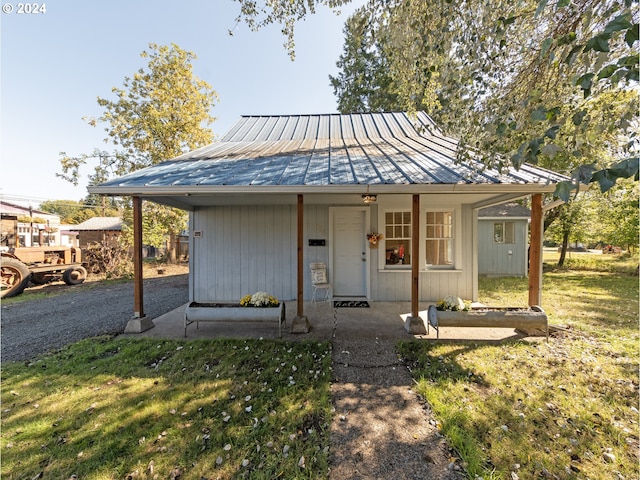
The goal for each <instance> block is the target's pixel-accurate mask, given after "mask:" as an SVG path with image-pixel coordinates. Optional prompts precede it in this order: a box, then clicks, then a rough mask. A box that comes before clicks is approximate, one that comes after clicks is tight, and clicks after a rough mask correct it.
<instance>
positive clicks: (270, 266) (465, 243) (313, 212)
mask: <svg viewBox="0 0 640 480" xmlns="http://www.w3.org/2000/svg"><path fill="white" fill-rule="evenodd" d="M379 198H380V197H379ZM381 203H382V205H380V204H378V205H372V206H371V207H370V208H371V211H370V215H369V221H370V225H369V226H368V228H367V231H384V226H383V225H379V222H380V220H379V219H380V215H383V212H384V202H381ZM423 205H426V203H423ZM332 208H335V207H332ZM393 208H395V207H393ZM329 209H330V206H329V205H323V204H306V205H305V206H304V263H305V264H304V268H303V272H304V298H305V299H306V300H311V296H312V286H311V279H310V270H309V264H310V263H313V262H324V263H326V264H327V266H328V267H327V268H328V276H329V279H330V280H332V278H333V272H331V263H332V262H331V259H330V258H329V252H330V251H331V248H330V246H331V242H332V238H330V225H329V222H330V213H329ZM425 209H426V206H425ZM379 212H380V213H379ZM455 212H456V213H455V216H456V224H455V228H456V242H455V251H456V253H455V258H456V265H455V269H453V270H435V269H426V268H424V266H423V267H422V268H421V270H420V301H436V300H439V299H441V298H443V297H444V296H446V295H458V296H460V297H462V298H465V299H473V300H475V299H476V297H477V269H476V267H475V266H474V260H475V259H474V258H473V251H474V250H475V243H474V242H475V241H476V235H475V228H474V213H473V209H472V208H470V207H469V206H467V205H457V206H456V207H455ZM422 218H424V215H423V213H422V212H421V219H422ZM190 223H191V225H190V231H191V235H190V242H191V244H190V248H191V252H192V254H191V255H190V257H189V258H190V269H191V272H192V275H191V276H190V285H189V288H190V300H191V301H195V302H201V303H205V302H238V301H239V300H240V298H242V296H244V295H247V294H249V293H255V292H257V291H266V292H269V293H270V294H272V295H275V296H276V297H278V298H279V299H280V300H286V301H291V300H295V299H296V296H297V292H296V289H297V278H296V271H297V240H296V238H297V234H296V232H297V214H296V205H240V206H211V207H200V208H198V209H197V210H195V211H194V212H192V213H191V216H190ZM421 228H422V227H421ZM463 232H464V233H463ZM310 239H317V240H324V241H325V245H323V246H310V245H309V240H310ZM421 243H424V242H423V241H422V239H421ZM384 248H385V247H384V240H382V241H381V243H380V246H379V249H382V250H383V251H384ZM378 252H379V250H378V249H372V250H371V252H370V254H369V255H368V257H367V258H368V261H370V262H371V265H370V266H369V270H368V271H369V274H370V278H369V284H370V300H373V301H389V302H393V301H409V300H410V299H411V271H410V270H388V269H385V266H384V265H381V264H380V262H381V261H380V254H379V253H378ZM423 255H424V252H423V251H421V260H422V261H423Z"/></svg>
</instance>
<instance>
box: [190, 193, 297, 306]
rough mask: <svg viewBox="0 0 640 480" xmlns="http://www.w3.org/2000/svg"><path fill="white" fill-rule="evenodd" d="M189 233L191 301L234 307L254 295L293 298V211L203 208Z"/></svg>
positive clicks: (285, 207)
mask: <svg viewBox="0 0 640 480" xmlns="http://www.w3.org/2000/svg"><path fill="white" fill-rule="evenodd" d="M190 228H191V242H192V245H191V248H192V250H191V251H192V252H193V254H192V255H190V266H189V267H190V269H191V271H192V272H193V274H192V277H193V284H192V285H191V286H190V288H191V292H192V295H191V297H192V298H191V300H192V301H195V302H223V301H224V302H238V301H239V300H240V298H242V296H244V295H247V294H249V293H255V292H258V291H266V292H268V293H270V294H271V295H275V296H276V297H278V298H279V299H281V300H291V299H293V298H295V291H296V252H297V245H296V209H295V206H290V205H277V206H260V205H257V206H249V205H245V206H215V207H203V208H199V209H198V210H196V211H195V212H193V214H192V220H191V226H190Z"/></svg>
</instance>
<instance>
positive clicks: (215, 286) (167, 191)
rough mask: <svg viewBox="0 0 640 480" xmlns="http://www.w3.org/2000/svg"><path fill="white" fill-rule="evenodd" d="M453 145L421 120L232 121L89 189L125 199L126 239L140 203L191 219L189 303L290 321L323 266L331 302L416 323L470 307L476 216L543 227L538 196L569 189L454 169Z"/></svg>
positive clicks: (541, 173)
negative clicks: (387, 308) (406, 308)
mask: <svg viewBox="0 0 640 480" xmlns="http://www.w3.org/2000/svg"><path fill="white" fill-rule="evenodd" d="M457 148H458V142H457V140H456V139H454V138H450V137H447V136H445V135H444V134H443V133H442V132H441V131H440V130H439V129H438V127H437V126H436V125H435V123H434V122H433V120H432V119H431V118H430V117H429V116H428V115H426V114H425V113H418V114H417V116H415V117H412V116H410V115H408V114H406V113H398V112H395V113H371V114H320V115H273V116H244V117H242V118H241V119H240V120H239V121H238V122H237V123H236V124H235V126H234V127H232V128H231V129H230V130H229V131H228V132H227V133H226V134H225V135H224V136H223V137H222V138H221V139H220V140H219V141H216V142H215V143H213V144H211V145H208V146H206V147H203V148H200V149H197V150H195V151H192V152H189V153H185V154H184V155H181V156H179V157H177V158H174V159H171V160H168V161H165V162H162V163H160V164H157V165H154V166H151V167H148V168H145V169H142V170H139V171H136V172H133V173H131V174H128V175H125V176H122V177H120V178H116V179H114V180H111V181H108V182H106V183H103V184H101V185H98V186H94V187H89V191H90V192H91V193H93V194H103V195H111V196H131V197H133V200H134V228H137V229H138V230H140V229H141V224H142V223H141V215H142V213H141V202H142V200H143V199H144V200H150V201H154V202H158V203H161V204H165V205H171V206H174V207H178V208H182V209H184V210H187V211H188V212H189V215H190V216H189V223H190V224H189V232H190V246H189V251H190V273H189V275H190V281H189V297H190V300H191V301H195V302H201V303H207V302H227V301H235V302H237V301H239V299H240V298H241V297H242V296H243V295H246V294H248V293H253V292H256V291H268V292H269V293H270V294H272V295H275V296H277V297H278V298H279V299H281V300H294V299H296V300H297V305H298V315H299V316H300V315H302V304H303V301H304V300H309V299H310V298H311V295H312V284H311V278H310V272H309V265H310V264H311V263H315V262H323V263H326V265H327V273H328V280H329V282H330V283H331V284H332V287H333V292H332V294H333V297H334V298H343V297H345V298H362V299H369V300H372V301H409V300H410V301H411V305H412V317H411V318H417V317H418V302H419V301H436V300H438V299H441V298H443V297H444V296H446V295H458V296H460V297H462V298H465V299H471V300H476V299H477V297H478V281H477V279H478V221H477V220H478V212H479V210H480V209H482V208H484V207H488V206H492V205H495V204H502V203H505V202H508V201H513V200H515V199H518V198H522V197H527V196H532V216H534V217H535V218H534V223H535V224H536V225H538V226H541V219H542V214H541V211H542V207H541V205H542V194H543V193H545V192H553V191H554V189H555V184H556V183H557V182H560V181H564V180H567V178H566V177H564V176H562V175H559V174H557V173H554V172H552V171H549V170H545V169H542V168H539V167H535V166H530V165H523V166H522V167H521V168H520V169H519V170H515V169H513V168H510V169H505V170H503V171H501V172H499V171H497V170H494V169H491V168H487V167H486V166H485V165H483V164H481V163H480V162H477V161H470V162H466V163H459V162H458V161H457V155H456V152H457ZM136 212H137V213H136ZM375 234H377V235H376V236H378V238H379V240H378V242H376V243H370V241H369V240H368V237H372V236H373V235H375ZM533 234H534V235H536V236H537V238H538V241H536V242H535V243H536V245H538V244H540V243H541V238H542V233H541V229H536V230H535V231H534V232H533ZM136 236H137V237H140V238H138V240H136V241H137V243H138V245H139V247H138V248H137V249H136V250H138V249H141V234H140V232H138V234H137V235H135V232H134V237H136ZM532 247H533V245H532ZM532 250H533V249H532ZM538 261H539V262H540V263H541V258H540V259H539V260H538ZM139 262H140V260H139V259H138V260H136V264H138V263H139ZM139 272H140V273H139V277H140V278H141V266H140V267H139ZM540 279H541V277H535V278H533V279H532V278H531V277H530V282H533V288H532V289H531V288H530V295H531V290H532V291H533V296H534V297H535V296H536V295H537V296H539V291H540V288H539V287H540V286H539V282H540ZM536 282H538V283H537V284H536ZM135 285H136V291H135V292H134V304H135V307H134V308H135V312H134V315H135V316H136V317H137V316H139V317H140V318H143V317H144V312H143V305H142V303H143V302H142V282H141V281H139V282H136V283H135ZM531 301H534V300H531ZM151 326H152V324H151ZM149 327H150V326H149V325H148V323H147V324H146V325H143V326H141V327H140V328H143V329H144V328H149Z"/></svg>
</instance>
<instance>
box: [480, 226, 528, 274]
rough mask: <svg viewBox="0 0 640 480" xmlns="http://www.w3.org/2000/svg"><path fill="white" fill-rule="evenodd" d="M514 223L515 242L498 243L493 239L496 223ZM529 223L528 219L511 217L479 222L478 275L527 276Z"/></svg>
mask: <svg viewBox="0 0 640 480" xmlns="http://www.w3.org/2000/svg"><path fill="white" fill-rule="evenodd" d="M505 222H513V223H514V233H515V242H514V243H496V242H495V241H494V239H493V234H494V232H493V226H494V224H495V223H505ZM528 237H529V223H528V220H526V219H524V220H523V219H511V218H509V217H505V218H500V219H492V218H480V219H479V220H478V273H479V274H480V275H489V276H516V277H525V276H527V261H528V260H527V249H528V247H529V241H528Z"/></svg>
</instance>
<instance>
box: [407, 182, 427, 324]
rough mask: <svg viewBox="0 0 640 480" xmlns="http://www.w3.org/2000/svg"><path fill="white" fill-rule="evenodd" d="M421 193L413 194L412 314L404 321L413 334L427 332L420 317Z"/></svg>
mask: <svg viewBox="0 0 640 480" xmlns="http://www.w3.org/2000/svg"><path fill="white" fill-rule="evenodd" d="M419 257H420V195H417V194H414V195H413V202H412V207H411V316H409V317H407V319H406V320H405V322H404V328H405V330H406V331H407V332H409V333H412V334H418V335H422V334H425V333H427V329H426V327H425V326H424V321H423V320H422V319H421V318H420V315H419V313H418V311H419V300H420V288H419V286H420V285H419V279H420V259H419Z"/></svg>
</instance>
